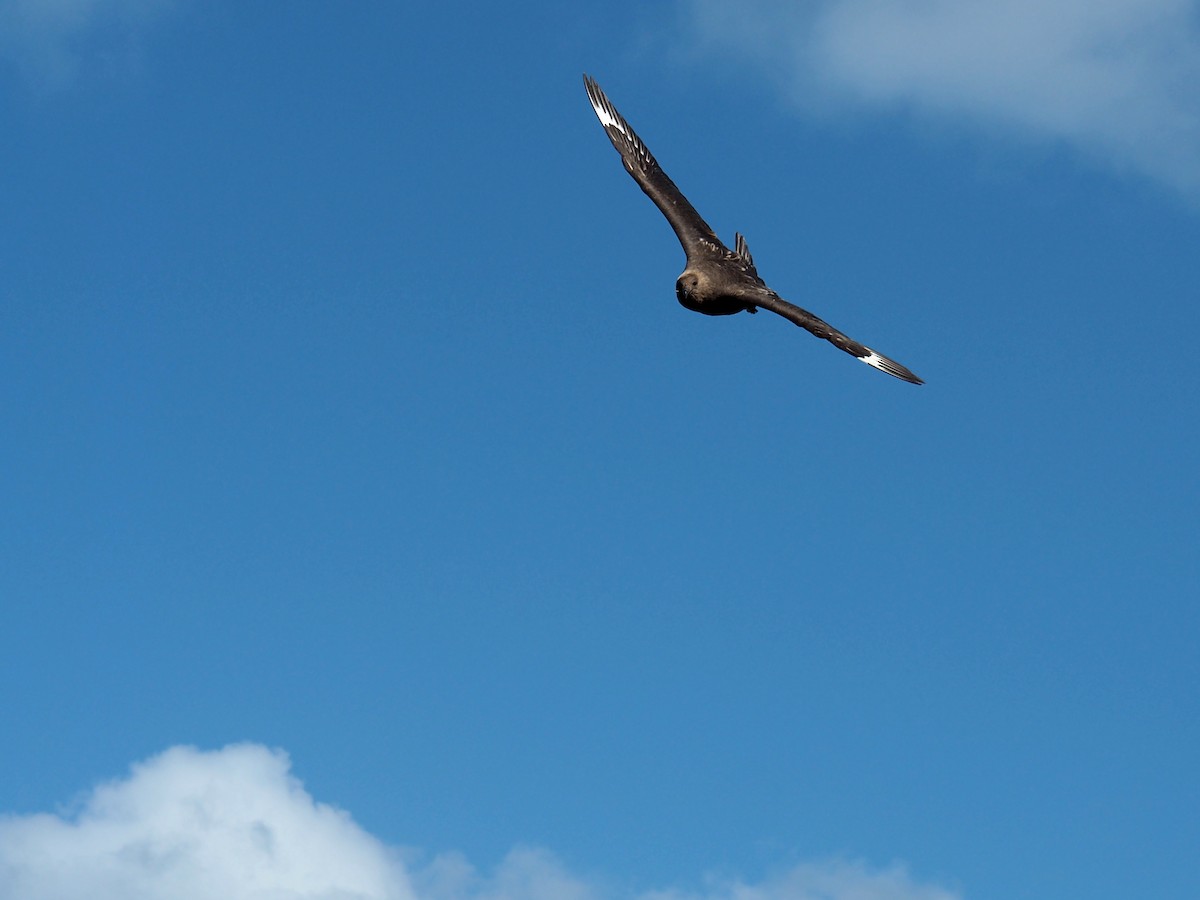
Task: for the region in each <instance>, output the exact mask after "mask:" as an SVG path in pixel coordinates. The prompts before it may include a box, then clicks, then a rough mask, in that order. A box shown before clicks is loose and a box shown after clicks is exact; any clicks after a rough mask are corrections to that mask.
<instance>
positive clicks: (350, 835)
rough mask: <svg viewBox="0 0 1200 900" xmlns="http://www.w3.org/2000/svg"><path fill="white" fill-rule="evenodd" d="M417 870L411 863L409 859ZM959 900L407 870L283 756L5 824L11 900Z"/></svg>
mask: <svg viewBox="0 0 1200 900" xmlns="http://www.w3.org/2000/svg"><path fill="white" fill-rule="evenodd" d="M410 859H411V858H410ZM618 896H620V897H635V896H636V900H955V896H956V895H954V894H952V893H950V892H948V891H945V890H943V889H941V888H938V887H934V886H931V885H922V884H918V883H917V882H915V881H913V880H912V878H910V877H909V875H908V874H907V873H906V872H905V871H904V870H903V868H900V867H895V866H894V867H892V868H888V869H884V870H882V871H873V870H870V869H868V868H867V867H865V866H863V865H860V864H856V863H848V862H831V863H821V864H805V865H799V866H796V867H794V868H791V869H788V870H786V871H784V872H781V873H780V874H778V875H776V876H773V877H770V878H767V879H765V880H764V881H762V882H760V883H757V884H748V883H744V882H740V881H716V880H713V881H710V882H709V883H708V884H707V885H706V886H705V887H704V888H703V889H702V890H700V891H695V892H688V891H681V890H675V889H671V890H665V891H651V892H647V893H642V894H640V895H631V894H629V893H628V892H620V891H614V890H613V889H612V888H610V887H608V886H606V885H604V884H602V883H598V882H597V881H596V880H595V879H591V880H589V879H585V878H582V877H580V876H578V875H575V874H572V873H571V872H569V871H568V870H567V869H566V868H565V867H564V866H563V865H562V864H561V863H560V862H559V861H558V860H556V859H555V858H554V857H553V856H552V855H551V854H550V853H548V852H547V851H545V850H539V849H531V848H518V849H516V850H513V851H512V852H511V853H509V854H508V856H507V857H506V858H505V859H504V860H503V862H501V864H500V865H499V866H497V867H496V869H495V871H493V872H492V873H490V874H483V873H481V872H479V871H478V870H476V869H475V867H473V866H472V865H471V864H470V863H469V862H468V861H467V860H466V859H464V858H463V857H462V856H461V854H457V853H446V854H442V855H440V856H437V857H435V858H433V859H432V860H431V861H429V862H424V863H422V862H411V861H410V862H409V863H407V864H406V863H405V862H403V861H402V854H401V853H400V851H399V850H398V849H396V848H389V847H387V846H385V845H384V844H383V843H382V842H380V841H379V840H377V839H376V838H374V837H373V836H371V835H370V834H368V833H367V832H365V831H363V830H362V829H361V828H360V827H359V826H358V825H357V824H355V822H354V821H353V819H351V818H350V816H349V815H348V814H346V813H345V812H342V811H340V810H337V809H335V808H333V807H331V806H328V805H326V804H323V803H318V802H316V801H314V800H313V798H312V797H311V796H309V794H308V793H306V792H305V790H304V789H303V787H302V786H301V785H300V783H299V782H298V781H297V780H296V779H295V778H294V777H293V776H292V775H291V774H290V773H289V761H288V757H287V755H286V754H284V753H283V752H281V751H271V750H268V749H267V748H265V747H262V746H259V745H255V744H241V745H236V746H230V747H226V748H225V749H223V750H218V751H214V752H202V751H199V750H196V749H193V748H190V747H176V748H173V749H171V750H168V751H167V752H166V753H164V754H162V755H161V756H157V757H154V758H153V759H150V760H147V761H146V762H144V763H139V764H137V765H135V766H134V767H133V769H132V772H131V774H130V775H129V777H127V778H125V779H123V780H120V781H114V782H111V783H109V784H105V785H102V786H100V787H98V788H96V789H95V790H93V791H92V792H91V793H90V794H88V795H87V796H86V797H85V798H84V799H83V800H82V801H81V803H80V804H79V807H78V809H77V810H75V811H74V812H73V813H71V814H69V815H52V814H40V815H31V816H8V817H4V818H2V819H0V900H417V898H420V900H608V898H615V897H618Z"/></svg>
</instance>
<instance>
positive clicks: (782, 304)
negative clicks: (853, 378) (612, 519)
mask: <svg viewBox="0 0 1200 900" xmlns="http://www.w3.org/2000/svg"><path fill="white" fill-rule="evenodd" d="M751 299H752V302H753V303H754V305H755V306H759V307H761V308H762V309H769V310H770V311H771V312H773V313H778V314H779V315H781V316H783V317H784V318H785V319H788V320H789V321H791V322H794V323H795V324H797V325H799V326H800V327H801V328H803V329H805V330H807V331H810V332H812V333H813V334H815V335H816V336H817V337H819V338H824V339H825V340H827V341H829V343H831V344H833V346H835V347H837V348H839V349H841V350H845V351H846V352H847V353H849V354H850V355H851V356H855V357H858V358H859V359H860V360H862V361H863V362H865V363H866V364H867V365H868V366H874V367H875V368H876V369H879V370H880V371H881V372H887V373H888V374H889V375H895V376H896V377H897V378H901V379H903V380H904V381H907V382H910V383H912V384H924V383H925V382H924V381H922V380H921V379H920V378H918V377H917V376H916V375H914V374H913V373H912V372H910V371H909V370H908V369H906V368H905V367H904V366H902V365H900V363H898V362H896V361H895V360H893V359H888V358H887V357H886V356H884V355H883V354H882V353H876V352H875V351H874V350H872V349H871V348H870V347H867V346H865V345H863V344H860V343H859V342H858V341H855V340H851V339H850V338H848V337H846V335H844V334H842V333H841V332H840V331H838V330H837V329H836V328H834V327H833V326H832V325H830V324H829V323H828V322H825V321H823V320H821V319H819V318H817V317H816V316H814V315H813V314H812V313H810V312H809V311H808V310H805V309H801V308H800V307H798V306H796V305H795V304H794V303H788V302H787V301H786V300H784V299H783V298H782V297H780V296H779V295H778V294H776V293H775V292H774V291H771V290H765V289H764V290H756V291H754V292H753V295H752V298H751Z"/></svg>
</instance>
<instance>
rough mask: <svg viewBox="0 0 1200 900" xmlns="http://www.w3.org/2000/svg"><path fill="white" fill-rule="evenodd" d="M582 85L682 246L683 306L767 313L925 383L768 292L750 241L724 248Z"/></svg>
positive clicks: (627, 130) (625, 127)
mask: <svg viewBox="0 0 1200 900" xmlns="http://www.w3.org/2000/svg"><path fill="white" fill-rule="evenodd" d="M583 83H584V87H585V88H586V89H587V95H588V100H590V101H591V104H592V109H594V110H595V112H596V117H597V118H598V119H599V120H600V124H601V125H603V126H604V131H605V132H606V133H607V134H608V138H609V140H611V141H612V144H613V146H614V147H616V148H617V152H618V153H620V154H621V161H622V162H623V163H624V164H625V170H626V171H627V172H628V173H629V174H630V175H632V176H633V180H634V181H636V182H637V183H638V185H639V186H640V187H641V189H642V190H643V191H645V192H646V196H648V197H649V198H650V199H651V200H653V201H654V205H655V206H657V207H658V208H659V209H660V210H661V211H662V214H663V215H664V216H666V217H667V221H668V222H670V223H671V228H673V229H674V230H675V235H676V237H678V238H679V243H680V244H682V245H683V250H684V252H685V253H686V254H687V266H686V267H685V268H684V270H683V273H682V274H681V275H680V276H679V280H678V281H676V282H675V294H676V296H677V297H678V298H679V302H680V303H681V304H683V306H685V307H686V308H688V309H690V310H694V311H695V312H700V313H704V314H705V315H708V316H729V315H733V314H734V313H739V312H742V311H745V312H756V311H758V310H759V309H769V310H770V311H771V312H773V313H778V314H779V315H781V316H783V317H784V318H785V319H789V320H790V321H792V322H794V323H795V324H797V325H799V326H800V327H801V328H804V329H806V330H807V331H810V332H812V333H813V334H815V335H816V336H817V337H819V338H824V339H825V340H827V341H829V342H830V343H831V344H833V345H834V346H835V347H838V348H839V349H841V350H845V351H846V352H847V353H849V354H850V355H851V356H854V357H857V358H858V359H860V360H862V361H863V362H865V363H866V364H867V365H870V366H874V367H875V368H876V369H879V370H880V371H882V372H887V373H888V374H889V375H894V376H896V377H897V378H901V379H903V380H905V381H908V382H910V383H912V384H923V383H924V382H923V381H921V379H920V378H918V377H917V376H916V375H914V374H913V373H912V372H910V371H909V370H908V369H906V368H905V367H904V366H902V365H900V363H898V362H896V361H894V360H891V359H888V358H887V357H886V356H884V355H882V354H880V353H876V352H875V351H874V350H872V349H871V348H870V347H867V346H865V345H863V344H860V343H858V341H855V340H851V339H850V338H848V337H847V336H846V335H844V334H842V333H841V332H840V331H838V330H837V329H836V328H834V327H832V326H831V325H829V324H828V323H827V322H824V321H822V320H821V319H819V318H817V317H816V316H814V315H813V314H812V313H810V312H808V311H807V310H803V309H801V308H800V307H798V306H796V305H795V304H792V303H788V302H787V301H786V300H784V299H783V298H782V297H780V296H779V295H778V294H776V293H775V292H774V291H773V290H771V289H770V288H769V287H767V285H766V283H765V282H764V281H763V280H762V279H761V278H760V277H759V276H758V270H757V269H755V267H754V260H753V258H752V257H751V256H750V250H749V248H747V246H746V239H745V238H743V237H742V236H741V234H737V235H735V240H734V244H733V247H734V249H733V250H730V249H729V248H728V247H726V246H725V245H724V244H723V243H721V241H720V239H719V238H718V237H717V236H716V234H715V233H714V232H713V230H712V228H710V227H709V225H708V223H707V222H705V221H704V219H702V218H701V217H700V214H699V213H698V212H696V208H695V207H694V206H692V204H690V203H689V202H688V200H687V198H686V197H685V196H683V193H682V192H681V191H680V190H679V188H677V187H676V186H675V182H673V181H672V180H671V179H670V178H668V177H667V174H666V173H665V172H664V171H663V170H662V169H661V168H660V167H659V165H658V162H657V161H656V160H655V159H654V156H653V155H652V154H651V153H650V151H649V149H647V147H646V145H645V144H644V143H642V139H641V138H639V137H638V136H637V134H636V133H635V132H634V130H633V129H632V128H631V127H630V126H629V123H628V122H626V121H625V118H624V117H623V116H622V115H621V114H620V113H619V112H617V108H616V107H615V106H613V105H612V101H611V100H609V99H608V97H606V96H605V95H604V91H602V90H600V85H598V84H596V82H595V81H593V80H592V79H591V78H589V77H588V76H587V75H584V76H583Z"/></svg>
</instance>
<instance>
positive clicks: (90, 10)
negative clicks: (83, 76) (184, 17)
mask: <svg viewBox="0 0 1200 900" xmlns="http://www.w3.org/2000/svg"><path fill="white" fill-rule="evenodd" d="M173 5H175V0H0V62H3V63H6V64H7V66H8V67H9V68H11V69H15V70H16V71H17V72H19V73H20V74H21V76H22V77H23V78H25V79H26V80H27V81H29V82H30V83H33V84H35V85H37V86H38V87H40V88H59V87H63V86H64V85H67V84H70V83H71V82H72V81H73V80H74V78H75V77H76V75H77V74H78V73H79V72H80V71H81V70H85V69H86V70H93V69H95V68H96V67H99V68H101V69H112V68H113V67H120V66H124V65H126V64H127V63H128V61H129V60H130V59H131V58H133V57H134V56H135V55H136V50H137V45H138V41H139V40H140V38H141V35H142V32H143V31H144V30H145V29H146V28H147V27H148V26H149V25H150V24H151V23H153V22H154V21H156V20H157V19H158V17H159V16H160V15H161V13H163V12H164V11H165V10H166V9H168V8H170V7H171V6H173Z"/></svg>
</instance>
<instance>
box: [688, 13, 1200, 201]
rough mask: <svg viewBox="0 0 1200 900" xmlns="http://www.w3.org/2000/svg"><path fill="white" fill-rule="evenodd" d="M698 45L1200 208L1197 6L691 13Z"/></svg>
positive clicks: (812, 91) (809, 89) (816, 93)
mask: <svg viewBox="0 0 1200 900" xmlns="http://www.w3.org/2000/svg"><path fill="white" fill-rule="evenodd" d="M684 9H685V15H686V18H687V20H688V21H689V22H690V24H691V26H692V28H693V30H694V33H695V35H696V37H697V38H698V41H699V44H700V46H702V47H707V48H709V49H712V50H718V51H721V52H726V53H733V54H735V55H737V56H739V57H742V58H746V59H748V60H751V61H753V62H754V63H755V64H759V65H762V66H764V67H765V68H766V69H767V70H769V71H771V72H777V73H781V74H782V76H783V77H784V78H785V79H786V81H787V86H788V89H789V91H792V92H794V93H795V96H796V97H797V98H799V99H800V102H801V103H802V104H804V105H807V106H809V107H810V108H812V109H817V108H821V107H829V106H835V107H841V108H845V107H846V106H855V105H862V106H866V107H882V108H891V109H897V108H899V109H908V110H912V111H915V112H917V113H920V114H925V115H932V116H938V117H943V118H950V119H956V120H961V121H967V122H969V123H971V124H973V125H976V126H982V127H983V128H985V129H995V128H1001V129H1004V130H1005V131H1007V132H1009V133H1012V134H1016V135H1019V136H1021V137H1024V138H1028V139H1034V140H1040V141H1046V140H1050V141H1058V142H1062V143H1064V144H1067V145H1069V146H1071V147H1073V148H1074V149H1075V150H1076V151H1078V152H1080V153H1081V154H1083V155H1084V156H1086V157H1088V158H1091V159H1093V160H1095V161H1097V162H1100V163H1102V164H1104V165H1107V166H1109V167H1112V168H1115V169H1118V170H1124V171H1134V172H1138V173H1140V174H1141V175H1143V176H1147V177H1149V178H1152V179H1154V180H1156V181H1158V182H1160V183H1162V184H1165V185H1167V186H1169V187H1171V188H1173V189H1175V190H1177V191H1180V192H1182V193H1184V194H1186V195H1189V196H1191V197H1193V198H1194V199H1200V92H1197V90H1196V85H1197V84H1200V4H1197V2H1196V0H1040V2H1039V0H913V2H894V0H814V2H810V3H807V4H794V3H784V2H779V0H748V2H747V3H743V4H739V5H738V6H737V9H736V11H734V10H732V9H731V8H730V7H728V6H727V5H725V4H722V3H720V2H719V0H685V6H684Z"/></svg>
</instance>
